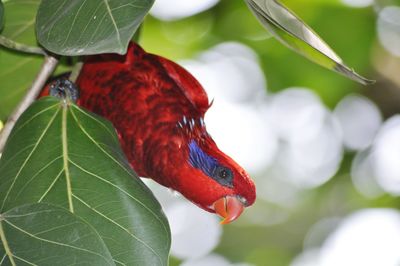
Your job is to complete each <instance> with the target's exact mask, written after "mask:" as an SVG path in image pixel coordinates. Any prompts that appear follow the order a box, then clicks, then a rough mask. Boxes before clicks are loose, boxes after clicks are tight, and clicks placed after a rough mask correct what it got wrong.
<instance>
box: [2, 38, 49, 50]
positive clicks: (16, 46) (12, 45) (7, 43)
mask: <svg viewBox="0 0 400 266" xmlns="http://www.w3.org/2000/svg"><path fill="white" fill-rule="evenodd" d="M0 45H1V46H4V47H6V48H8V49H11V50H15V51H19V52H24V53H28V54H38V55H47V53H46V51H45V50H43V49H42V48H40V47H34V46H28V45H25V44H22V43H17V42H15V41H13V40H10V39H8V38H6V37H4V36H2V35H0Z"/></svg>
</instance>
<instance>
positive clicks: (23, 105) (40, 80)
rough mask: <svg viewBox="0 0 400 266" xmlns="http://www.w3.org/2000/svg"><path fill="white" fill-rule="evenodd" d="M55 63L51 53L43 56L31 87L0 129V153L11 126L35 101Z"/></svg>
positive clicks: (55, 60) (56, 62)
mask: <svg viewBox="0 0 400 266" xmlns="http://www.w3.org/2000/svg"><path fill="white" fill-rule="evenodd" d="M57 64H58V59H57V58H55V57H53V56H51V55H47V56H46V57H45V60H44V63H43V65H42V69H41V70H40V72H39V74H38V75H37V77H36V79H35V80H34V81H33V83H32V86H31V88H30V89H29V90H28V92H27V93H26V95H25V97H24V98H23V99H22V101H21V102H20V103H19V104H18V106H17V107H16V108H15V109H14V111H13V113H12V114H11V115H10V117H9V118H8V120H7V123H6V124H5V125H4V128H3V129H2V131H1V134H0V153H2V152H3V149H4V146H5V144H6V141H7V139H8V137H9V135H10V133H11V130H12V128H13V127H14V125H15V123H16V122H17V120H18V118H19V117H20V116H21V114H22V113H23V112H24V111H25V110H26V109H27V108H28V107H29V105H30V104H31V103H32V102H33V101H35V99H36V98H37V97H38V95H39V93H40V91H41V90H42V88H43V86H44V85H45V84H46V81H47V79H48V78H49V77H50V75H51V74H52V73H53V71H54V69H55V68H56V66H57Z"/></svg>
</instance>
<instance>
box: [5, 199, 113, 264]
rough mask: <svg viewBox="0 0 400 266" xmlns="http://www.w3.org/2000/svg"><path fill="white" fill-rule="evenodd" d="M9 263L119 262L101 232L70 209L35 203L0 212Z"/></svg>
mask: <svg viewBox="0 0 400 266" xmlns="http://www.w3.org/2000/svg"><path fill="white" fill-rule="evenodd" d="M0 235H1V244H2V245H0V258H1V261H2V263H1V264H2V265H3V263H5V264H7V265H73V264H76V263H79V264H86V265H88V264H90V265H115V263H114V262H113V260H112V257H111V254H110V252H109V251H108V249H107V247H106V245H105V244H104V242H103V240H102V239H101V238H100V236H99V234H98V233H97V232H96V231H95V230H94V229H93V227H91V226H90V225H88V224H87V223H86V222H85V221H83V220H82V219H80V218H78V217H77V216H76V215H73V214H72V213H70V212H69V211H68V210H66V209H63V208H60V207H57V206H53V205H49V204H45V203H35V204H29V205H24V206H19V207H16V208H13V209H11V210H9V211H7V212H6V213H3V214H0Z"/></svg>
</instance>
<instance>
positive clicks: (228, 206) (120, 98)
mask: <svg viewBox="0 0 400 266" xmlns="http://www.w3.org/2000/svg"><path fill="white" fill-rule="evenodd" d="M221 78H223V77H221ZM225 78H228V77H225ZM76 83H77V85H78V87H79V88H80V92H79V93H80V96H79V100H78V102H77V103H78V105H80V106H82V107H84V108H86V109H88V110H90V111H92V112H94V113H97V114H99V115H100V116H103V117H105V118H107V119H108V120H110V121H111V122H112V123H113V125H114V126H115V128H116V129H117V132H118V134H119V137H120V141H121V145H122V149H123V150H124V152H125V154H126V156H127V158H128V160H129V162H130V164H131V166H132V167H133V169H134V170H135V171H136V173H137V174H138V175H139V176H142V177H149V178H152V179H154V180H155V181H156V182H158V183H160V184H161V185H164V186H166V187H169V188H171V189H173V190H176V191H178V192H180V193H181V194H182V195H183V196H185V197H186V198H187V199H189V200H190V201H192V202H193V203H195V204H196V205H198V206H199V207H201V208H203V209H205V210H207V211H209V212H216V213H217V214H219V215H220V216H222V217H223V218H224V219H223V220H222V222H221V223H223V224H225V223H229V222H231V221H233V220H235V219H237V218H238V217H239V216H240V214H241V213H242V211H243V209H244V207H247V206H250V205H252V204H253V203H254V201H255V197H256V192H255V186H254V183H253V181H252V180H251V179H250V177H249V175H248V174H247V173H246V171H245V170H243V169H242V168H241V167H240V166H239V165H238V164H237V163H236V162H235V161H233V160H232V159H231V158H230V157H228V156H227V155H226V154H224V153H223V152H222V151H220V150H219V148H218V147H217V145H216V144H215V142H214V141H213V139H212V138H211V136H210V135H209V134H208V133H207V130H206V126H205V124H204V114H205V113H206V111H207V109H208V108H209V107H210V103H209V101H208V97H207V94H206V92H205V91H204V89H203V88H202V86H201V85H200V84H199V82H198V81H197V80H196V79H195V78H194V77H193V76H192V75H191V74H190V73H189V72H187V71H186V70H185V69H183V68H182V67H180V66H179V65H177V64H175V63H174V62H172V61H170V60H168V59H165V58H163V57H160V56H157V55H154V54H148V53H146V52H145V51H144V50H143V49H142V48H141V47H140V46H139V45H137V44H135V43H130V45H129V48H128V52H127V54H126V55H117V54H103V55H95V56H89V57H87V59H86V60H85V63H84V65H83V68H82V70H81V72H80V75H79V77H78V79H77V82H76ZM226 134H230V133H229V132H226Z"/></svg>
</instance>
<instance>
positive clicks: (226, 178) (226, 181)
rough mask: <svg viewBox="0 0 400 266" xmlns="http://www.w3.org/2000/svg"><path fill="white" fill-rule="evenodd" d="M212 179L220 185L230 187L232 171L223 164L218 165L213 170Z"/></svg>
mask: <svg viewBox="0 0 400 266" xmlns="http://www.w3.org/2000/svg"><path fill="white" fill-rule="evenodd" d="M213 176H214V179H215V180H216V181H217V182H218V183H220V184H221V185H224V186H227V187H232V185H233V184H232V181H233V173H232V171H231V170H230V169H229V168H227V167H224V166H218V167H217V168H216V169H215V172H214V175H213Z"/></svg>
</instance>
